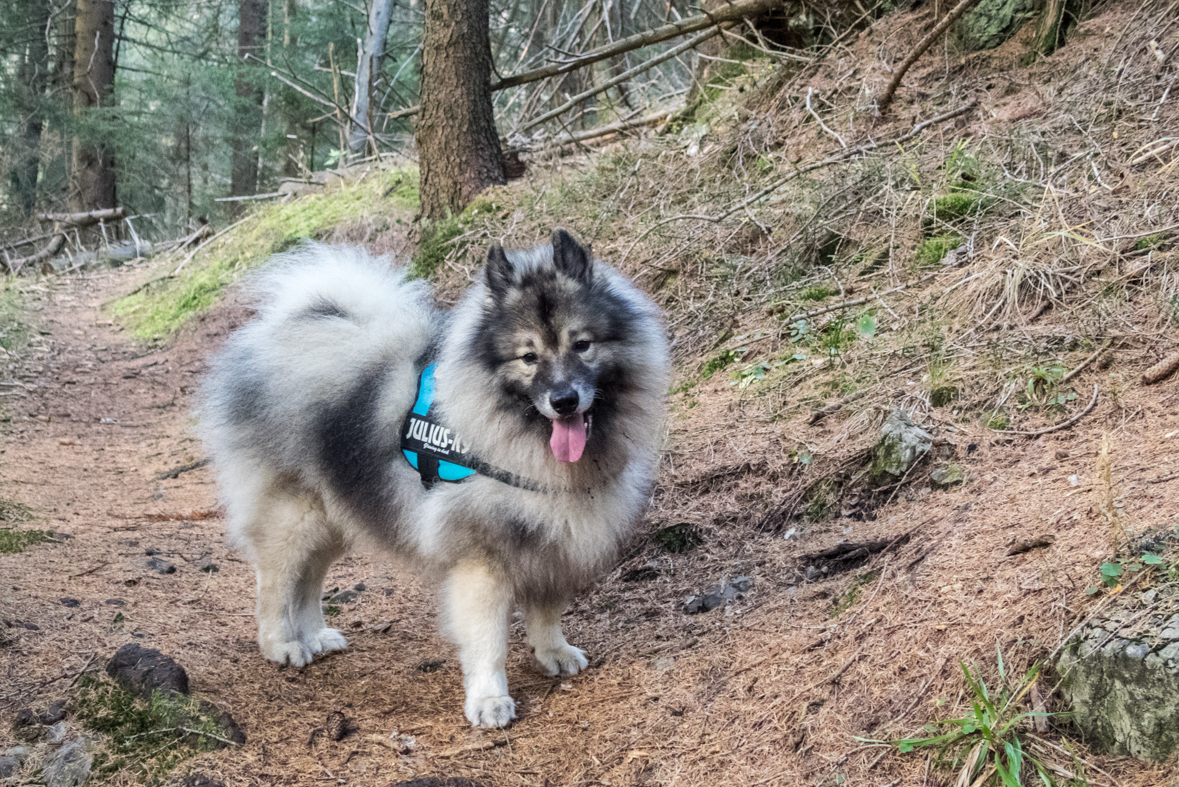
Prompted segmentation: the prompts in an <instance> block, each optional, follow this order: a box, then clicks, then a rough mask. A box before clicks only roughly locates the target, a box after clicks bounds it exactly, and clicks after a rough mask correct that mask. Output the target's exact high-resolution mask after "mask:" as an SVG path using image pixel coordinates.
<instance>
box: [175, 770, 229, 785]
mask: <svg viewBox="0 0 1179 787" xmlns="http://www.w3.org/2000/svg"><path fill="white" fill-rule="evenodd" d="M176 787H225V785H223V784H222V783H221V782H219V781H217V780H216V779H212V778H210V777H208V776H205V775H204V774H201V773H194V774H192V775H190V776H185V777H184V778H183V779H181V780H180V781H178V782H176Z"/></svg>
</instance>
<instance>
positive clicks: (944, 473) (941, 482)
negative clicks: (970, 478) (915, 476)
mask: <svg viewBox="0 0 1179 787" xmlns="http://www.w3.org/2000/svg"><path fill="white" fill-rule="evenodd" d="M965 480H966V471H965V470H963V469H962V466H961V465H947V466H945V467H940V468H938V469H937V470H934V471H933V472H932V473H930V474H929V483H930V484H932V485H933V488H934V489H949V488H950V487H952V486H958V485H959V484H961V483H962V482H963V481H965Z"/></svg>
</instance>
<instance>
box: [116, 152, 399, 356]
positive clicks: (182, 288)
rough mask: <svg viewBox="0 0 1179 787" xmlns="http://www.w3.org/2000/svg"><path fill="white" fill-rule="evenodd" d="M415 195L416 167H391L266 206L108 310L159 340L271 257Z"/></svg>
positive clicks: (140, 334) (142, 336)
mask: <svg viewBox="0 0 1179 787" xmlns="http://www.w3.org/2000/svg"><path fill="white" fill-rule="evenodd" d="M417 197H418V186H417V173H416V172H412V171H407V170H390V171H387V172H380V173H373V174H371V175H370V176H369V177H367V178H365V179H363V180H360V181H358V182H355V183H350V184H344V185H341V186H339V187H337V188H333V189H331V190H330V191H328V192H326V193H324V194H312V195H309V196H306V197H301V198H300V199H297V200H295V201H293V202H289V203H284V204H278V205H268V206H266V207H263V208H260V209H259V210H258V211H257V213H255V214H254V215H253V216H252V217H251V218H249V219H247V220H246V221H245V222H244V223H243V224H242V225H241V226H239V227H237V228H236V229H234V230H233V231H232V232H230V233H228V234H226V235H225V236H224V237H222V238H219V239H218V240H217V241H215V242H213V243H212V244H211V245H210V246H209V247H207V248H206V249H205V250H203V251H202V252H201V253H200V254H198V255H197V257H196V258H195V259H193V261H192V262H190V263H189V264H188V265H187V266H186V267H185V269H184V270H183V271H182V272H181V274H180V275H179V276H178V277H177V278H175V279H168V280H164V281H163V282H161V283H160V284H158V285H156V286H153V287H148V288H145V289H143V290H141V291H140V292H137V293H135V294H133V295H128V296H126V297H125V298H121V299H119V300H118V301H116V302H115V303H114V304H113V306H112V307H111V311H112V312H113V313H114V315H115V316H116V317H118V318H120V320H121V321H122V322H124V323H125V324H127V325H128V326H129V327H130V328H131V330H132V332H133V334H134V335H135V336H136V337H137V338H139V339H159V338H163V337H164V336H167V335H168V334H170V333H172V332H174V331H176V330H177V329H178V328H179V327H180V326H182V325H183V324H184V323H185V322H187V321H188V320H189V319H190V318H192V317H193V316H195V315H197V314H201V313H202V312H204V311H206V310H208V309H209V308H210V307H211V306H212V305H213V304H214V303H216V302H217V300H218V299H219V298H220V297H221V291H222V290H223V289H224V288H225V286H226V285H228V284H232V283H233V282H235V281H237V280H238V279H240V278H241V277H242V276H243V275H245V274H246V273H248V272H249V271H251V270H253V269H254V268H256V267H258V266H259V265H261V264H262V263H263V262H265V261H266V260H267V259H269V258H270V257H271V256H272V255H274V254H277V253H280V252H283V251H287V250H288V249H291V248H293V247H294V246H296V245H298V244H299V243H300V242H301V241H303V240H305V239H308V238H310V239H319V238H323V237H326V236H327V235H328V234H329V233H330V232H331V231H332V230H333V229H334V228H335V227H336V226H337V225H339V224H341V223H343V222H346V221H348V220H354V219H359V218H363V217H364V216H366V215H378V214H382V213H384V212H387V211H389V210H390V209H391V208H397V209H400V210H405V209H409V208H413V207H415V206H416V204H417Z"/></svg>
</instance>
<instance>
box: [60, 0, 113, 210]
mask: <svg viewBox="0 0 1179 787" xmlns="http://www.w3.org/2000/svg"><path fill="white" fill-rule="evenodd" d="M77 9H78V10H77V16H76V19H75V23H74V31H75V42H74V44H75V45H74V118H75V120H76V121H77V124H78V127H79V128H78V133H77V134H76V135H75V137H74V149H73V178H72V179H73V186H72V188H71V189H70V206H71V208H72V209H73V210H75V211H87V210H96V209H99V208H113V207H114V206H115V156H114V151H113V150H111V148H110V146H108V145H106V144H103V140H102V136H103V134H102V133H101V131H100V130H99V128H96V126H99V125H100V124H96V123H94V122H93V121H94V120H95V118H94V115H95V113H96V111H98V110H102V109H105V108H109V107H111V106H112V105H113V104H114V87H115V59H114V41H115V34H114V33H115V4H114V0H77Z"/></svg>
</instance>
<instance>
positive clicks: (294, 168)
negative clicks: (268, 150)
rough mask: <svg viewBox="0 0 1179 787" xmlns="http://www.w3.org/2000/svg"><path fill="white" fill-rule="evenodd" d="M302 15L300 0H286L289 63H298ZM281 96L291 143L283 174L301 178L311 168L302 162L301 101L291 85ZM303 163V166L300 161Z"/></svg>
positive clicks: (285, 45) (284, 37)
mask: <svg viewBox="0 0 1179 787" xmlns="http://www.w3.org/2000/svg"><path fill="white" fill-rule="evenodd" d="M298 15H299V6H298V4H297V3H296V0H284V2H283V34H282V48H283V54H284V55H285V57H286V62H288V63H295V62H298V61H297V60H296V56H297V54H298V48H299V38H298V36H296V35H295V32H294V30H293V29H292V28H293V27H294V24H295V18H296V17H297V16H298ZM279 95H280V97H281V100H280V104H281V106H282V115H283V120H284V121H285V125H286V138H287V142H286V144H285V145H284V146H283V147H282V151H283V153H282V167H281V171H282V174H283V177H287V178H297V177H301V176H302V175H303V169H304V168H306V169H311V168H312V164H311V162H310V161H307V162H305V163H302V162H303V160H304V155H303V140H302V139H301V137H302V134H300V131H301V130H302V127H301V124H300V122H299V121H300V119H301V118H300V117H299V109H298V107H299V100H298V98H297V97H296V95H295V92H294V91H293V90H291V89H290V88H286V89H280V90H279ZM301 163H302V166H300V164H301Z"/></svg>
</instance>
